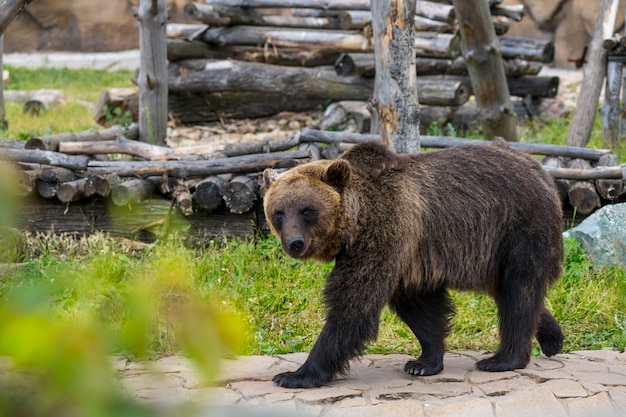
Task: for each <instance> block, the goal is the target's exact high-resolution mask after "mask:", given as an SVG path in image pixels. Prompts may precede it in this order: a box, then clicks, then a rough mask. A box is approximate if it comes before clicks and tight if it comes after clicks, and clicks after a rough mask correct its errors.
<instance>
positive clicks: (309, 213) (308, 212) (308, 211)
mask: <svg viewBox="0 0 626 417" xmlns="http://www.w3.org/2000/svg"><path fill="white" fill-rule="evenodd" d="M300 214H302V215H303V216H304V217H311V216H312V215H313V210H312V209H310V208H305V209H303V210H302V211H301V212H300Z"/></svg>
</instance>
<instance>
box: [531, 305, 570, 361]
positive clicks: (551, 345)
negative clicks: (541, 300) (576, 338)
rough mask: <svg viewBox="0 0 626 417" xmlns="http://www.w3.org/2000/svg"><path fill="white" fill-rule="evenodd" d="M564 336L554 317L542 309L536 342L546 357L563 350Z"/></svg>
mask: <svg viewBox="0 0 626 417" xmlns="http://www.w3.org/2000/svg"><path fill="white" fill-rule="evenodd" d="M564 339H565V336H564V335H563V331H562V330H561V326H559V323H558V322H557V321H556V319H555V318H554V316H552V314H550V312H549V311H548V310H547V309H546V308H545V307H543V308H542V310H541V313H540V316H539V323H538V325H537V340H538V341H539V345H541V350H542V351H543V353H544V355H546V356H554V355H556V354H557V353H561V351H562V350H563V340H564Z"/></svg>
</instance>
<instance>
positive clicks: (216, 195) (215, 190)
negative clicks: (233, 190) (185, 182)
mask: <svg viewBox="0 0 626 417" xmlns="http://www.w3.org/2000/svg"><path fill="white" fill-rule="evenodd" d="M225 185H226V180H225V179H223V178H222V177H218V176H212V177H208V178H205V179H204V180H202V181H200V182H199V183H197V184H196V186H195V190H194V192H193V203H194V206H195V207H196V208H198V209H201V210H207V211H213V210H215V209H217V208H218V207H219V206H220V205H222V203H223V202H224V199H223V197H222V189H223V188H224V186H225Z"/></svg>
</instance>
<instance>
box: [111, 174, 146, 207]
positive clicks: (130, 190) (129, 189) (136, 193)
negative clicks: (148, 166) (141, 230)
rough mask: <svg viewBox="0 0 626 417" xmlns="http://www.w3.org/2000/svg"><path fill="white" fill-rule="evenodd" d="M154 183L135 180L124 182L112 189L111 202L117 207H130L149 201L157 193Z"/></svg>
mask: <svg viewBox="0 0 626 417" xmlns="http://www.w3.org/2000/svg"><path fill="white" fill-rule="evenodd" d="M155 190H156V185H155V183H154V182H152V181H148V180H142V179H134V180H128V181H124V182H122V183H120V184H117V185H115V186H114V187H113V188H112V189H111V201H113V204H115V205H116V206H128V205H133V204H136V203H139V202H141V201H144V200H147V199H149V198H150V197H151V196H152V195H153V194H154V192H155Z"/></svg>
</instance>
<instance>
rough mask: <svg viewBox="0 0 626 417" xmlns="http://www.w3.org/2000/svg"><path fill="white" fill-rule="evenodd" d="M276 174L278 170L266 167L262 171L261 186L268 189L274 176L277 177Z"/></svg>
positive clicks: (274, 178)
mask: <svg viewBox="0 0 626 417" xmlns="http://www.w3.org/2000/svg"><path fill="white" fill-rule="evenodd" d="M278 174H279V173H278V171H276V170H275V169H270V168H267V169H266V170H265V171H263V188H265V189H266V190H268V189H269V188H270V185H272V183H273V182H274V180H276V177H278Z"/></svg>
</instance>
